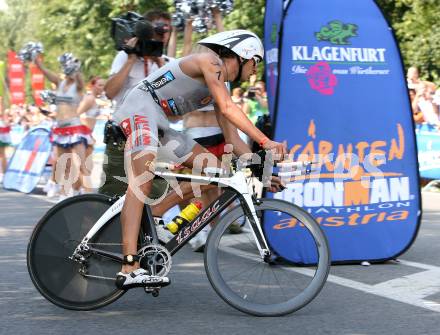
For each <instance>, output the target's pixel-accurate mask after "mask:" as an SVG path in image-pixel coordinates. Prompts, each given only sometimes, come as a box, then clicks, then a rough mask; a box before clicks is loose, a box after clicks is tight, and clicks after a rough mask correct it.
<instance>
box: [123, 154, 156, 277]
mask: <svg viewBox="0 0 440 335" xmlns="http://www.w3.org/2000/svg"><path fill="white" fill-rule="evenodd" d="M128 155H130V156H126V159H130V162H131V165H130V167H129V168H128V169H127V176H128V188H127V193H126V198H125V202H124V206H123V207H122V211H121V226H122V253H123V254H124V255H136V254H137V240H138V236H139V228H140V225H141V218H142V211H143V208H144V201H145V198H146V197H147V196H148V194H149V193H150V191H151V186H152V180H153V173H154V171H152V169H153V164H151V163H152V162H154V160H155V158H156V155H155V154H154V153H146V154H143V153H141V154H139V152H137V153H132V154H128ZM138 268H139V263H137V262H136V263H135V264H134V265H128V264H124V265H123V266H122V269H121V272H123V273H130V272H132V271H134V270H136V269H138Z"/></svg>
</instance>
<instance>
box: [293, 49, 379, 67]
mask: <svg viewBox="0 0 440 335" xmlns="http://www.w3.org/2000/svg"><path fill="white" fill-rule="evenodd" d="M385 52H386V49H385V48H343V47H322V48H321V47H317V46H314V47H309V46H306V45H293V46H292V60H293V61H296V62H300V61H329V62H337V63H378V64H380V63H384V62H385Z"/></svg>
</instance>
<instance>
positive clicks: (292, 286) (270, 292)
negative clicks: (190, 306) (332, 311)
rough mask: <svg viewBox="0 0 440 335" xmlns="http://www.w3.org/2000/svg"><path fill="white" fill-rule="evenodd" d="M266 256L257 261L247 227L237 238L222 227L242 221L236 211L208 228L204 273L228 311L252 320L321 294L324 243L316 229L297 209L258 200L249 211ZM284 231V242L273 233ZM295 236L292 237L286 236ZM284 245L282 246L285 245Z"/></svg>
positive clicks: (326, 255)
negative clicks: (261, 236) (254, 217)
mask: <svg viewBox="0 0 440 335" xmlns="http://www.w3.org/2000/svg"><path fill="white" fill-rule="evenodd" d="M255 209H256V211H257V216H258V217H259V218H260V220H261V222H262V225H263V231H264V234H265V237H266V240H267V241H268V244H269V247H270V250H271V252H272V257H271V259H270V260H266V261H264V260H263V259H262V257H261V256H260V253H259V250H258V247H257V244H256V242H255V238H254V236H253V234H252V231H251V229H252V228H251V226H250V225H249V224H246V225H245V226H244V229H243V232H242V233H241V234H238V235H237V234H230V233H229V229H228V227H229V226H230V225H231V224H234V223H236V222H242V221H243V219H244V220H247V219H246V216H245V214H244V212H243V209H242V208H241V206H239V207H236V208H234V209H232V210H231V211H230V212H228V213H226V214H225V215H224V216H223V217H222V218H221V219H220V220H219V222H218V223H217V225H216V226H215V227H214V228H213V229H212V231H211V233H210V235H209V238H208V241H207V247H206V251H205V269H206V273H207V275H208V279H209V281H210V283H211V285H212V286H213V288H214V290H215V291H216V292H217V294H218V295H219V296H220V297H221V298H222V299H223V300H225V301H226V302H227V303H228V304H229V305H231V306H233V307H234V308H236V309H238V310H240V311H242V312H245V313H248V314H252V315H256V316H280V315H284V314H288V313H292V312H294V311H296V310H298V309H300V308H302V307H304V306H305V305H307V304H308V303H309V302H310V301H312V300H313V299H314V298H315V297H316V295H317V294H318V293H319V292H320V291H321V289H322V287H323V286H324V283H325V282H326V280H327V276H328V272H329V269H330V252H329V248H328V243H327V239H326V237H325V235H324V233H323V231H322V230H321V228H320V226H319V224H318V223H317V222H316V221H315V220H314V219H313V218H312V217H311V216H310V215H309V214H308V213H307V212H305V211H304V210H302V209H301V208H299V207H297V206H295V205H293V204H291V203H288V202H286V201H282V200H275V199H261V204H260V205H258V206H256V207H255ZM283 227H289V228H291V230H290V231H289V232H288V233H287V235H286V233H285V235H286V236H288V238H290V240H289V241H286V240H284V241H283V240H282V239H280V236H279V234H281V235H283V233H280V232H278V231H277V232H276V233H275V234H272V231H273V230H280V231H281V230H282V229H278V228H283ZM294 229H297V230H298V231H297V232H295V233H294V235H291V234H292V231H293V230H294ZM286 242H288V244H287V246H286Z"/></svg>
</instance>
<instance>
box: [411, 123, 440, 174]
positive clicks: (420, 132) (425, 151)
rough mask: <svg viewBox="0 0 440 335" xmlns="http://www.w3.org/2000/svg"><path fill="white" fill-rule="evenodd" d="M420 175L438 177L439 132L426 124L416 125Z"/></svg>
mask: <svg viewBox="0 0 440 335" xmlns="http://www.w3.org/2000/svg"><path fill="white" fill-rule="evenodd" d="M416 137H417V149H418V151H419V153H418V157H419V171H420V176H421V177H423V178H427V179H440V132H439V131H438V129H437V128H435V127H433V126H430V125H428V124H423V125H420V124H419V125H417V126H416Z"/></svg>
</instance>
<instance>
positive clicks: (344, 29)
mask: <svg viewBox="0 0 440 335" xmlns="http://www.w3.org/2000/svg"><path fill="white" fill-rule="evenodd" d="M357 30H358V26H357V25H355V24H352V23H348V24H344V23H342V22H341V21H339V20H333V21H330V22H329V23H328V25H327V26H324V27H322V28H321V30H320V31H319V32H317V33H315V37H316V39H317V40H318V41H328V42H330V43H332V44H338V45H343V44H350V43H349V41H348V39H349V38H351V37H355V36H357Z"/></svg>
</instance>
